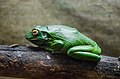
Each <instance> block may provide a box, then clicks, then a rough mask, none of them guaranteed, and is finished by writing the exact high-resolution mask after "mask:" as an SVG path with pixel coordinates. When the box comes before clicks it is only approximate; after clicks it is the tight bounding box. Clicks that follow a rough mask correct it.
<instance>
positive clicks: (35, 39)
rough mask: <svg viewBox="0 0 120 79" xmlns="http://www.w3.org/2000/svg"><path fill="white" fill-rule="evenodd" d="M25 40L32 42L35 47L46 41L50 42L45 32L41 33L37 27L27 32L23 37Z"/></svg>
mask: <svg viewBox="0 0 120 79" xmlns="http://www.w3.org/2000/svg"><path fill="white" fill-rule="evenodd" d="M25 38H26V39H27V40H28V41H30V42H32V43H33V44H35V45H42V44H44V43H45V42H47V41H48V40H50V36H49V34H48V33H47V32H45V31H41V30H40V28H39V26H37V27H35V28H34V29H32V31H30V32H28V33H27V34H26V35H25Z"/></svg>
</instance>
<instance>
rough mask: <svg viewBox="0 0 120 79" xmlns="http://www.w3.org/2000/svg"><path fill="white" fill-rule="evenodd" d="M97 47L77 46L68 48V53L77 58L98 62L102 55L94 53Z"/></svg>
mask: <svg viewBox="0 0 120 79" xmlns="http://www.w3.org/2000/svg"><path fill="white" fill-rule="evenodd" d="M94 49H95V48H94V47H92V46H90V45H88V46H75V47H72V48H70V49H69V50H68V52H67V55H68V56H71V57H73V58H76V59H80V60H85V61H92V62H98V61H99V60H100V58H101V57H100V55H98V54H96V53H93V52H92V51H93V50H94Z"/></svg>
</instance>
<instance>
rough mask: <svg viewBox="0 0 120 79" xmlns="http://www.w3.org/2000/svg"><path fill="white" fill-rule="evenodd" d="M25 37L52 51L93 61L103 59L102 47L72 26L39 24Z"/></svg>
mask: <svg viewBox="0 0 120 79" xmlns="http://www.w3.org/2000/svg"><path fill="white" fill-rule="evenodd" d="M25 38H26V39H27V40H28V41H30V42H32V43H33V44H35V45H37V46H38V47H43V48H44V49H46V50H48V51H51V52H52V53H55V52H56V51H61V53H64V54H66V55H68V56H70V57H73V58H76V59H80V60H85V61H92V62H98V61H99V60H100V59H101V56H100V54H101V48H100V47H99V46H98V44H97V43H96V42H95V41H93V40H92V39H90V38H88V37H87V36H85V35H83V34H82V33H80V32H79V31H78V30H77V29H75V28H72V27H68V26H64V25H48V26H39V25H37V26H36V27H35V28H34V29H32V31H30V32H28V33H27V34H26V35H25Z"/></svg>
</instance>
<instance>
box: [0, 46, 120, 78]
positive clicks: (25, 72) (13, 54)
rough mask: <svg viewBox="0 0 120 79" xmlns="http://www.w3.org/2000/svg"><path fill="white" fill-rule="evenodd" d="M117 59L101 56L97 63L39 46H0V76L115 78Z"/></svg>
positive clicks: (118, 73) (117, 68)
mask: <svg viewBox="0 0 120 79" xmlns="http://www.w3.org/2000/svg"><path fill="white" fill-rule="evenodd" d="M119 65H120V61H118V58H115V57H108V56H102V59H101V61H100V62H99V63H92V62H86V61H80V60H76V59H73V58H70V57H68V56H66V55H63V54H51V53H49V52H47V51H41V50H39V48H35V47H26V46H18V47H14V48H11V47H9V46H7V45H0V75H2V76H12V77H24V78H25V77H27V78H34V77H36V78H42V79H43V78H48V79H50V78H52V79H98V78H99V79H108V78H109V79H119V78H120V68H119Z"/></svg>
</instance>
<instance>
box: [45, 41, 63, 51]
mask: <svg viewBox="0 0 120 79" xmlns="http://www.w3.org/2000/svg"><path fill="white" fill-rule="evenodd" d="M63 45H64V43H63V41H61V40H54V41H52V42H51V45H50V46H49V47H46V50H49V51H51V52H52V53H54V52H55V51H57V50H60V49H61V48H62V47H63Z"/></svg>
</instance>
